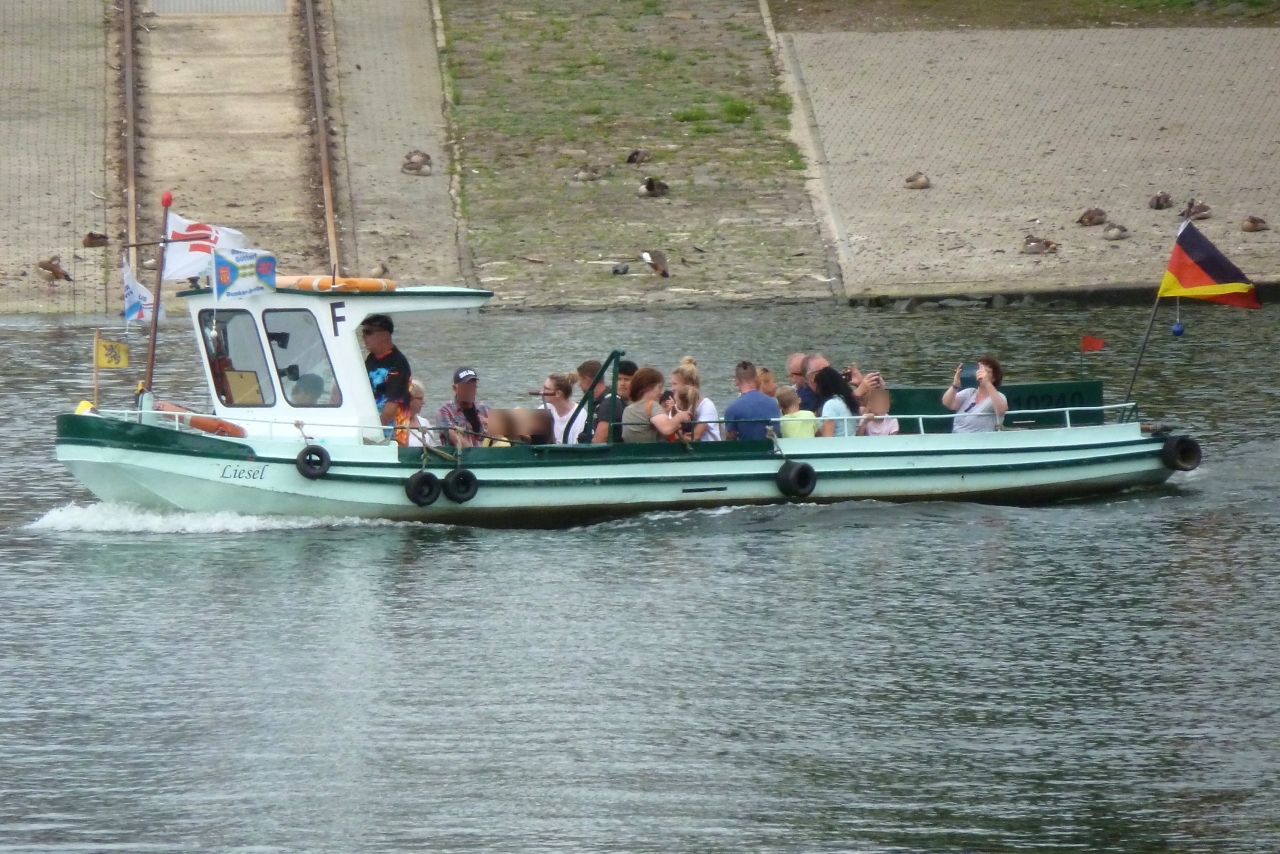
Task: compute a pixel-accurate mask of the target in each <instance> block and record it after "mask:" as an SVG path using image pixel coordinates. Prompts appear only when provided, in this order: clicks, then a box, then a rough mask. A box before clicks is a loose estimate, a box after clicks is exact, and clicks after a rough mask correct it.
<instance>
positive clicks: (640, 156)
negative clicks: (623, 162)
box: [627, 148, 649, 166]
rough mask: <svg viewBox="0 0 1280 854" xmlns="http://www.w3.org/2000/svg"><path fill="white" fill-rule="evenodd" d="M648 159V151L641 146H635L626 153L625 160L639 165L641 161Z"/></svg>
mask: <svg viewBox="0 0 1280 854" xmlns="http://www.w3.org/2000/svg"><path fill="white" fill-rule="evenodd" d="M648 159H649V152H648V151H646V150H645V149H643V148H637V149H635V150H634V151H632V152H631V153H630V154H628V155H627V162H628V163H634V164H636V165H637V166H639V165H640V164H641V163H644V162H646V161H647V160H648Z"/></svg>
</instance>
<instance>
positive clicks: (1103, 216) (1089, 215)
mask: <svg viewBox="0 0 1280 854" xmlns="http://www.w3.org/2000/svg"><path fill="white" fill-rule="evenodd" d="M1106 221H1107V212H1106V211H1104V210H1103V209H1102V208H1089V209H1088V210H1087V211H1085V212H1084V213H1082V214H1080V217H1079V218H1078V219H1077V220H1076V222H1078V223H1080V224H1081V225H1102V224H1103V223H1104V222H1106Z"/></svg>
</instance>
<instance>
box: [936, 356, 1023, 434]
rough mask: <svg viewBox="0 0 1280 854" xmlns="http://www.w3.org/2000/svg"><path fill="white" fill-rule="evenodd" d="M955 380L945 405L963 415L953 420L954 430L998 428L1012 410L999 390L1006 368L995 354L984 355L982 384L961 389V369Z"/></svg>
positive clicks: (980, 364)
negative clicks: (1002, 366) (1005, 415)
mask: <svg viewBox="0 0 1280 854" xmlns="http://www.w3.org/2000/svg"><path fill="white" fill-rule="evenodd" d="M963 367H964V365H960V366H958V367H957V368H956V375H955V377H954V378H952V380H951V387H950V388H949V389H947V390H946V392H945V393H944V394H943V395H942V405H943V406H945V407H946V408H947V409H950V410H951V411H952V412H958V413H959V414H958V415H957V416H956V417H955V418H954V419H952V421H951V432H952V433H987V432H990V431H992V430H995V429H996V428H997V427H998V426H999V425H1000V424H1001V423H1002V422H1003V421H1004V414H1005V413H1006V412H1008V411H1009V401H1007V400H1006V399H1005V396H1004V395H1003V394H1001V393H1000V392H999V391H997V386H999V385H1000V383H1001V382H1002V381H1003V380H1004V369H1003V368H1001V367H1000V362H999V361H997V360H996V357H995V356H983V357H982V358H981V359H979V360H978V387H977V388H964V389H962V388H960V369H961V368H963Z"/></svg>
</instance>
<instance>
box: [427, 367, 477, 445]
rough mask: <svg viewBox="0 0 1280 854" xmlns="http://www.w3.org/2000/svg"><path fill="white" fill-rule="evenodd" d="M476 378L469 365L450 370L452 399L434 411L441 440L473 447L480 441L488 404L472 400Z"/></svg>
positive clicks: (474, 394) (473, 398)
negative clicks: (451, 372) (451, 374)
mask: <svg viewBox="0 0 1280 854" xmlns="http://www.w3.org/2000/svg"><path fill="white" fill-rule="evenodd" d="M479 379H480V378H479V377H478V376H476V372H475V371H474V370H472V369H471V368H458V370H456V371H454V372H453V400H450V401H448V402H446V403H445V405H444V406H442V407H440V411H439V412H437V413H436V425H437V427H438V429H440V430H441V432H442V434H443V438H444V441H446V442H449V443H451V444H454V445H467V446H470V447H473V448H477V447H479V446H480V445H481V444H483V443H484V436H483V435H482V434H483V433H484V432H485V429H486V427H487V426H488V423H489V407H487V406H485V405H484V404H483V403H476V382H477V381H478V380H479Z"/></svg>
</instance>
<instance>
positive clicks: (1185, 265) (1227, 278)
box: [1159, 221, 1262, 308]
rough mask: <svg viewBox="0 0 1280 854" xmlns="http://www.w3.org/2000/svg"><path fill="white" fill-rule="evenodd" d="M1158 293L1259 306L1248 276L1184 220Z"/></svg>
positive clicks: (1244, 305)
mask: <svg viewBox="0 0 1280 854" xmlns="http://www.w3.org/2000/svg"><path fill="white" fill-rule="evenodd" d="M1159 296H1161V297H1187V298H1188V299H1202V300H1208V301H1209V302H1217V303H1222V304H1223V305H1234V306H1237V307H1238V308H1262V305H1261V304H1260V303H1259V302H1258V292H1257V290H1255V289H1254V287H1253V283H1252V282H1250V281H1249V277H1248V276H1246V275H1245V274H1244V273H1243V272H1241V270H1240V268H1239V267H1237V266H1236V265H1235V264H1232V263H1231V262H1230V261H1228V260H1227V256H1226V255H1223V254H1222V252H1220V251H1219V250H1218V247H1216V246H1214V245H1213V244H1212V243H1210V242H1209V238H1207V237H1205V236H1204V235H1203V234H1201V233H1200V230H1199V229H1198V228H1196V227H1195V226H1194V225H1192V224H1191V222H1190V221H1187V222H1184V223H1183V224H1182V227H1181V228H1180V229H1178V239H1177V240H1176V241H1174V244H1173V254H1172V255H1170V256H1169V268H1168V269H1167V270H1166V271H1165V274H1164V279H1163V280H1161V282H1160V293H1159Z"/></svg>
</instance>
